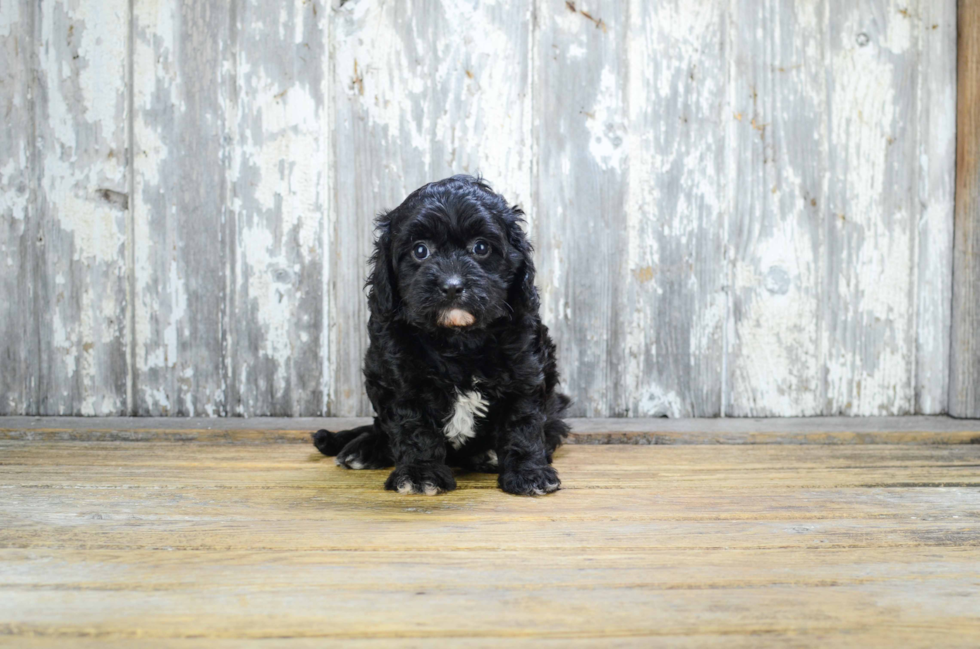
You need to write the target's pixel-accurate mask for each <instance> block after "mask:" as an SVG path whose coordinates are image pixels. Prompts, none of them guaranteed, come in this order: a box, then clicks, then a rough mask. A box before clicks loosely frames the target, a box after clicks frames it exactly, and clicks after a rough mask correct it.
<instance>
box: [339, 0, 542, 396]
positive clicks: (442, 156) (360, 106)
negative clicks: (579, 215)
mask: <svg viewBox="0 0 980 649" xmlns="http://www.w3.org/2000/svg"><path fill="white" fill-rule="evenodd" d="M332 25H333V27H332V30H333V32H332V36H331V39H332V42H333V43H335V44H336V45H335V50H334V51H335V56H334V60H333V71H332V88H333V96H334V99H333V101H334V111H335V118H334V122H335V125H336V126H335V128H336V131H335V138H334V142H333V145H332V146H333V152H334V153H333V160H334V174H335V176H334V180H333V187H334V189H333V192H334V196H333V201H334V203H333V204H334V205H335V208H333V209H331V210H330V213H331V216H330V220H329V224H328V227H329V233H330V240H331V241H332V242H334V243H333V245H332V247H331V249H330V250H328V251H326V253H325V254H326V255H327V256H328V260H325V261H324V263H325V264H327V268H326V270H325V272H326V273H327V274H328V276H329V292H330V294H329V297H328V299H329V303H330V304H331V305H332V308H331V309H330V314H329V320H328V327H329V335H330V344H329V348H328V353H327V355H328V370H329V373H330V375H331V377H332V381H331V383H330V385H329V387H328V389H327V404H326V409H327V410H328V412H329V413H330V414H331V415H355V414H358V415H366V414H370V412H371V409H370V404H369V403H368V401H367V397H366V395H365V394H364V388H363V380H362V376H361V362H362V359H363V356H364V351H365V349H366V345H367V329H366V326H367V315H368V314H367V309H366V300H365V294H364V290H363V287H364V280H365V276H366V271H367V265H366V262H367V257H368V255H369V254H370V252H371V247H372V242H373V240H374V236H373V229H372V221H373V218H374V216H375V214H377V213H378V212H379V211H381V210H382V209H390V208H393V207H395V206H397V205H398V204H399V203H400V202H401V201H402V200H403V199H404V198H405V196H406V195H407V194H408V193H409V192H411V191H412V190H414V189H416V188H417V187H419V186H420V185H422V184H424V183H426V182H430V181H434V180H439V179H441V178H444V177H447V176H450V175H452V174H454V173H469V174H477V173H480V174H483V175H484V176H485V177H486V178H487V180H489V181H490V182H491V183H492V184H493V186H494V188H495V189H496V190H497V191H500V192H502V193H503V194H505V195H506V196H507V197H508V199H509V200H510V201H513V202H515V203H523V204H524V205H525V207H527V206H529V205H530V191H529V182H530V181H529V178H530V171H529V163H530V156H529V139H528V137H527V135H526V132H527V129H528V127H527V119H528V118H527V115H526V113H527V112H528V108H527V104H528V102H529V100H530V98H529V93H528V66H529V61H528V57H527V53H528V38H529V25H530V14H529V5H528V3H526V2H522V1H519V0H499V1H498V2H478V1H476V0H469V1H467V2H450V1H448V0H447V1H446V2H422V1H410V2H398V3H370V2H351V3H342V6H340V7H339V8H338V9H336V10H335V15H334V18H333V20H332Z"/></svg>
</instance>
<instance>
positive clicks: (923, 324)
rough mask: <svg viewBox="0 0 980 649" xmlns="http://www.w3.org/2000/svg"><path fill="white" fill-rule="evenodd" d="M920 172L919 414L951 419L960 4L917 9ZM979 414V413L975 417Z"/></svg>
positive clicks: (942, 0)
mask: <svg viewBox="0 0 980 649" xmlns="http://www.w3.org/2000/svg"><path fill="white" fill-rule="evenodd" d="M919 15H920V20H919V24H918V29H917V30H916V31H917V33H918V40H919V62H918V66H917V70H918V72H917V77H918V89H917V92H918V97H917V98H916V102H917V109H918V124H917V126H916V128H917V131H918V138H917V139H918V142H917V145H918V153H917V156H916V157H915V158H914V159H911V160H909V161H908V162H909V164H913V165H917V167H918V178H917V181H918V187H917V199H918V200H917V202H916V204H915V209H913V216H914V218H915V222H914V227H915V229H916V243H917V248H918V250H916V251H915V255H916V256H915V258H913V260H912V263H913V264H914V265H916V272H917V278H916V304H915V306H914V308H915V317H916V329H915V355H916V360H915V412H916V414H923V415H934V414H939V413H943V412H946V408H947V403H948V396H949V368H950V355H949V352H950V344H949V341H950V324H951V306H952V273H953V212H954V194H955V188H956V182H955V177H956V173H955V172H956V98H955V97H956V0H930V1H928V2H922V1H921V0H920V2H919ZM977 414H978V415H980V412H978V413H977Z"/></svg>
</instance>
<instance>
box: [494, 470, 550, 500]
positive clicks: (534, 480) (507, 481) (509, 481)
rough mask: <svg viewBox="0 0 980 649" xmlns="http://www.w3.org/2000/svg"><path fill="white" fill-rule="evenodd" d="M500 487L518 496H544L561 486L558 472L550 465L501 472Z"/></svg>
mask: <svg viewBox="0 0 980 649" xmlns="http://www.w3.org/2000/svg"><path fill="white" fill-rule="evenodd" d="M498 482H499V483H500V488H501V489H503V490H504V491H506V492H507V493H509V494H516V495H518V496H543V495H545V494H550V493H551V492H553V491H558V489H559V488H560V487H561V480H559V479H558V472H557V471H555V470H554V469H553V468H551V467H550V466H541V467H525V468H522V469H511V470H507V471H504V472H503V473H501V474H500V478H499V480H498Z"/></svg>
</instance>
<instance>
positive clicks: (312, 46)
mask: <svg viewBox="0 0 980 649" xmlns="http://www.w3.org/2000/svg"><path fill="white" fill-rule="evenodd" d="M235 19H236V21H237V26H236V29H235V33H236V34H237V42H236V45H235V54H234V56H235V57H236V63H235V70H236V72H237V75H236V81H235V93H236V95H235V97H234V98H233V104H234V108H233V110H234V111H235V115H236V116H235V118H234V120H235V122H236V126H235V128H236V133H235V136H234V140H233V141H234V149H233V153H232V160H231V172H230V183H231V187H232V194H231V195H232V198H231V213H232V214H233V215H234V219H235V234H234V237H235V239H234V246H233V247H234V256H233V258H232V262H231V264H232V267H231V269H230V271H229V274H230V276H231V277H232V278H233V279H232V282H233V289H232V296H233V301H232V307H231V311H230V312H229V317H228V318H227V327H228V331H227V336H228V344H227V346H226V348H225V354H226V361H225V362H226V363H227V372H228V374H229V377H228V388H227V390H228V393H227V398H228V400H229V401H228V411H229V412H230V413H234V414H239V415H241V414H247V415H250V416H261V415H278V416H284V415H298V414H312V413H317V412H320V411H321V408H322V407H323V393H322V389H323V383H324V380H323V376H322V372H323V371H324V367H323V363H321V359H320V350H321V347H322V346H324V345H325V341H324V340H322V339H321V337H326V335H327V332H326V329H325V328H324V327H323V326H322V317H323V313H324V304H323V301H324V299H325V296H324V291H323V287H324V281H323V279H324V278H323V263H324V259H323V250H324V249H327V250H329V245H327V246H326V247H324V246H323V243H324V231H323V229H324V223H325V219H324V216H325V211H326V208H327V192H328V184H327V176H328V173H329V169H328V166H327V153H328V141H329V136H328V134H329V131H330V120H329V115H328V111H327V98H328V96H329V88H328V83H329V74H328V69H329V68H328V52H329V42H328V34H327V32H328V10H327V8H326V7H325V6H324V4H323V3H322V2H320V1H319V0H314V1H312V2H311V1H309V0H296V1H295V2H287V3H282V2H271V1H269V0H248V1H241V2H237V3H236V4H235Z"/></svg>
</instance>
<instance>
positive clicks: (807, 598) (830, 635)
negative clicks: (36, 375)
mask: <svg viewBox="0 0 980 649" xmlns="http://www.w3.org/2000/svg"><path fill="white" fill-rule="evenodd" d="M0 453H2V455H3V457H4V463H3V465H2V466H0V488H3V490H4V493H5V497H4V499H3V500H2V502H0V633H2V634H3V637H5V638H6V639H7V640H8V641H11V642H14V643H15V644H18V645H25V646H55V645H57V646H87V645H86V643H91V642H95V641H97V642H98V643H100V644H99V645H98V646H117V645H123V644H125V643H126V642H127V641H128V642H132V641H134V640H136V639H137V638H138V639H139V642H140V643H141V644H142V643H144V642H145V643H147V644H148V646H155V645H154V643H157V644H159V645H163V644H166V645H167V646H173V645H177V646H196V644H197V643H201V642H203V641H211V642H216V643H218V645H219V646H221V643H222V642H223V643H227V644H228V646H249V645H250V644H252V643H259V642H262V641H265V642H275V643H276V644H277V645H283V644H285V645H288V646H293V645H295V646H304V643H310V642H312V641H317V642H320V643H330V642H334V643H341V642H348V643H349V642H352V641H359V642H360V643H367V644H382V645H385V646H392V645H393V646H406V645H413V644H414V645H418V644H419V643H431V642H437V641H439V640H442V641H448V640H449V639H452V641H453V642H454V644H455V643H459V644H462V645H472V646H487V645H488V644H495V645H500V644H502V643H508V644H515V645H522V644H528V643H534V645H535V646H540V645H541V644H542V643H543V644H545V645H546V646H547V645H548V644H549V643H555V646H620V645H622V646H636V645H646V644H649V643H651V642H654V641H661V642H667V641H669V642H671V643H672V644H679V645H682V646H706V645H711V646H765V645H768V644H774V645H775V644H778V645H783V644H785V643H787V642H791V643H792V644H793V645H794V646H826V644H827V642H828V641H830V642H833V643H834V644H835V645H837V644H840V645H842V646H863V647H866V646H894V644H896V643H898V644H901V645H902V646H936V645H938V644H942V645H943V646H972V645H975V644H976V642H977V641H978V638H980V625H978V624H977V620H976V615H975V606H973V601H972V598H971V597H970V596H969V594H970V593H971V592H972V591H973V590H974V586H975V582H976V581H977V579H980V572H978V570H977V566H978V565H980V563H978V559H980V555H978V552H980V550H978V547H980V526H978V518H977V510H978V506H980V500H978V498H980V496H978V493H980V492H978V491H977V489H976V487H977V486H978V485H980V472H978V469H977V466H978V460H980V456H978V455H980V447H977V446H956V447H913V446H875V447H869V446H854V447H845V448H834V449H828V448H800V447H792V446H789V447H786V446H773V445H764V446H750V447H737V448H733V447H726V448H724V449H722V448H719V447H711V446H696V447H658V448H652V447H651V448H625V447H602V448H596V447H588V448H586V447H570V448H566V449H563V450H561V451H560V452H559V453H558V455H557V456H556V463H557V466H558V468H559V469H560V471H561V474H562V478H563V489H562V491H560V492H558V493H557V494H555V495H553V496H550V497H547V498H539V499H526V498H515V497H511V496H507V495H506V494H503V493H501V492H500V491H499V490H497V489H496V488H495V485H494V480H493V476H490V475H482V474H467V475H461V476H459V485H460V488H459V489H458V490H457V491H454V492H452V493H450V494H446V495H444V496H441V497H435V498H426V497H420V496H419V497H415V496H401V495H398V494H393V493H390V492H385V491H383V490H382V489H381V486H380V485H381V481H382V478H383V475H384V472H379V471H363V472H362V471H347V470H344V469H341V468H339V467H336V466H334V464H333V463H332V462H331V461H330V459H329V458H323V457H321V456H319V455H318V454H311V453H309V452H307V451H305V450H302V449H299V448H297V447H295V446H290V445H258V446H237V445H207V444H173V443H148V444H129V443H93V442H86V443H70V442H59V443H53V444H45V443H37V442H30V443H28V442H9V441H5V442H0ZM235 643H239V644H235ZM318 646H322V645H318Z"/></svg>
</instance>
